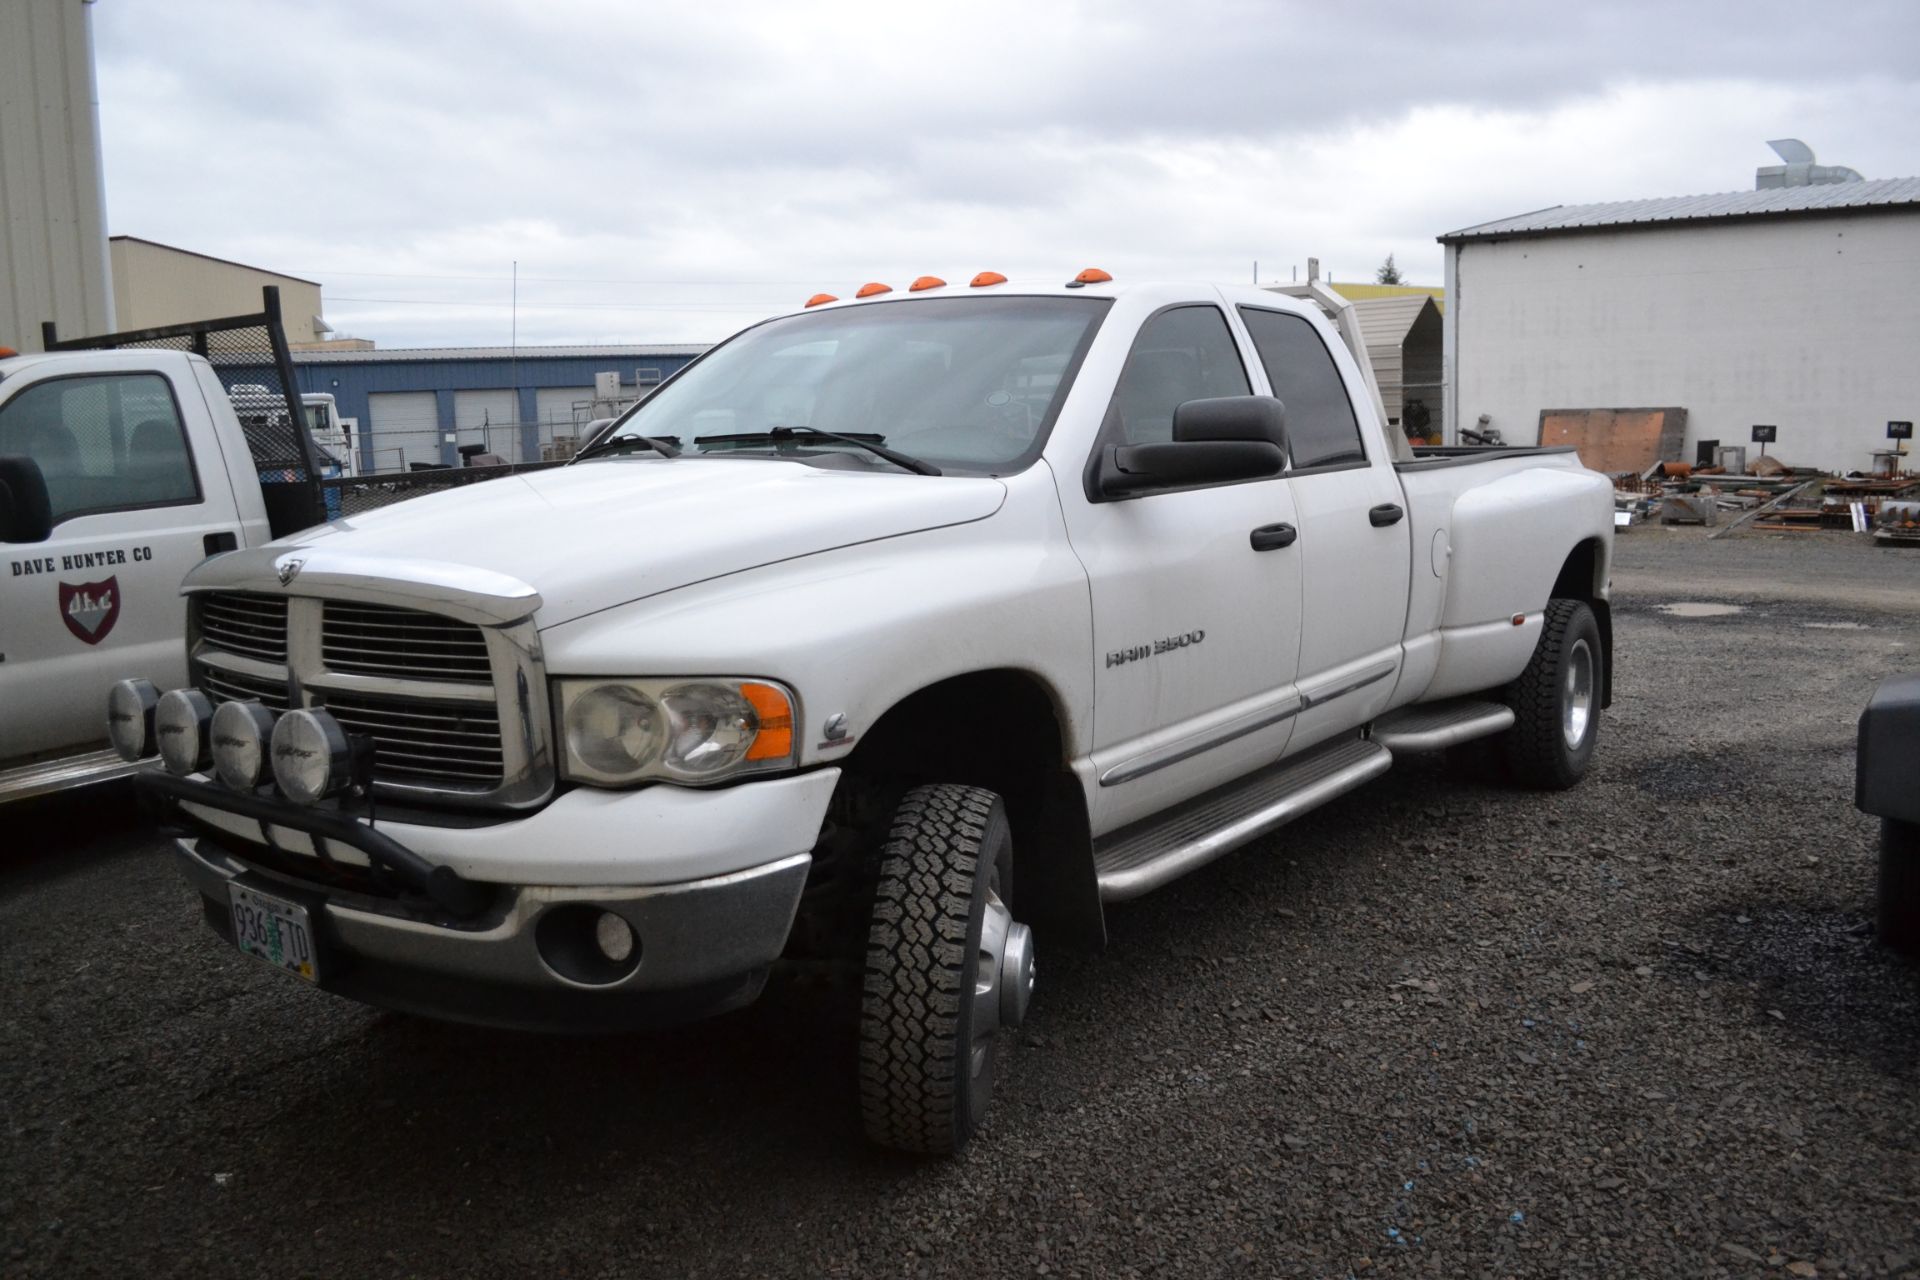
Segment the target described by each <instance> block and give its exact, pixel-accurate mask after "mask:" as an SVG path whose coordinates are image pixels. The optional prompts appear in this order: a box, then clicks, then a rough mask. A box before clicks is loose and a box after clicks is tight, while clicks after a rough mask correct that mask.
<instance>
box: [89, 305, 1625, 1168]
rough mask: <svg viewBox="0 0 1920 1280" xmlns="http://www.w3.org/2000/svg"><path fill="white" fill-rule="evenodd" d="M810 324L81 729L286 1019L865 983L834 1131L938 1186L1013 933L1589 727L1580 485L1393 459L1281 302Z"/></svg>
mask: <svg viewBox="0 0 1920 1280" xmlns="http://www.w3.org/2000/svg"><path fill="white" fill-rule="evenodd" d="M861 295H862V296H861V297H859V298H857V299H855V300H851V301H847V302H840V301H837V300H833V299H816V300H815V303H816V304H817V305H815V304H810V305H809V306H808V307H807V308H805V309H803V310H801V311H799V312H796V313H794V314H791V315H786V316H782V317H779V318H776V319H773V320H770V321H767V322H765V323H762V324H758V325H755V326H753V327H751V328H749V329H747V330H746V331H744V332H742V333H740V334H739V335H737V336H735V337H734V338H732V339H731V340H729V341H728V342H726V343H723V344H722V345H720V346H718V347H716V348H714V349H713V350H712V351H710V352H708V353H707V354H706V355H704V356H703V357H701V358H700V359H699V360H698V361H696V362H695V363H693V364H692V365H690V366H689V367H688V368H686V369H685V370H684V371H682V372H681V373H680V374H679V375H677V376H676V377H675V378H674V379H672V380H671V381H670V382H668V383H667V384H666V385H665V386H663V387H662V388H661V389H660V390H659V391H658V392H656V393H655V394H654V395H653V396H651V397H650V398H649V399H647V400H646V401H644V402H642V403H641V404H639V405H638V406H636V407H635V408H634V409H632V410H631V411H630V412H628V413H627V414H625V415H624V416H623V417H622V418H621V419H620V420H619V421H618V422H616V423H615V424H614V426H613V427H612V429H611V431H610V432H608V433H607V434H605V435H603V436H602V437H601V438H600V439H598V440H597V441H596V442H595V443H594V444H593V445H591V446H590V447H589V448H588V449H586V450H585V451H583V453H582V454H581V456H580V457H579V458H578V459H576V461H575V462H574V463H572V464H570V465H568V466H567V467H564V468H561V469H558V470H552V471H547V472H542V473H538V474H533V475H524V476H517V477H513V478H511V479H505V480H501V481H498V482H495V483H490V484H486V485H482V486H477V487H474V488H471V489H467V490H464V491H462V492H457V493H449V494H441V495H435V496H431V497H426V498H422V499H419V500H416V501H413V502H409V503H406V504H405V505H403V506H401V507H397V508H394V509H391V510H389V511H382V512H376V513H374V514H372V515H369V516H366V517H361V518H352V519H345V520H340V521H336V522H334V523H332V524H330V525H326V526H322V527H319V528H316V529H312V530H309V531H307V532H305V533H303V534H301V535H299V536H297V537H293V538H289V539H283V540H281V541H279V542H276V543H273V544H271V545H268V546H265V547H261V548H257V549H246V550H240V551H236V552H233V553H230V554H227V555H223V556H217V557H215V558H213V559H211V560H209V561H207V562H206V563H204V564H202V565H200V566H199V567H198V568H197V569H195V570H194V571H193V572H192V573H191V574H190V575H189V576H188V578H187V582H186V591H187V595H188V600H189V604H190V612H189V624H188V633H187V635H188V641H189V645H190V649H191V657H192V669H191V673H190V675H189V678H188V680H187V681H186V682H184V683H183V684H180V685H179V686H178V687H175V688H172V689H171V690H170V691H168V692H166V693H164V694H162V692H161V690H160V689H159V688H158V687H157V686H156V685H154V684H151V683H148V682H146V681H143V680H130V681H127V682H125V683H123V684H121V685H118V686H116V687H115V688H114V689H113V690H112V692H111V694H110V697H109V699H108V702H109V720H110V726H109V727H110V729H111V730H112V732H113V736H114V738H115V741H116V742H117V743H118V744H119V746H120V748H121V749H122V750H123V751H124V752H125V753H126V754H127V755H128V756H129V757H132V758H141V757H144V756H146V755H149V754H151V753H153V752H154V751H156V750H157V751H159V752H161V753H162V755H163V757H164V759H165V760H166V764H167V768H166V769H165V770H155V771H152V772H149V773H146V774H143V775H142V776H141V779H140V785H141V786H142V787H143V788H145V789H147V790H149V791H151V792H152V793H153V794H154V795H155V796H157V797H160V798H162V799H163V800H164V801H165V802H166V803H167V804H168V805H169V807H170V811H171V814H172V817H173V819H174V820H175V821H176V822H177V823H178V824H179V828H180V831H179V836H178V839H177V842H176V846H175V848H176V853H177V857H178V860H179V863H180V866H181V867H182V869H183V870H184V872H185V875H186V878H187V879H188V880H189V881H190V882H191V884H192V886H193V888H194V889H195V891H196V892H197V893H198V894H199V895H200V896H201V897H202V899H203V905H204V908H205V915H206V919H207V921H208V923H209V924H210V925H211V926H212V927H213V928H214V929H215V930H216V931H218V932H219V933H220V934H221V935H222V936H223V937H225V938H227V939H228V940H230V941H232V942H233V943H234V944H236V945H237V946H238V947H239V948H240V949H242V950H243V951H245V952H247V953H249V954H251V955H254V956H257V957H259V958H261V959H263V960H265V961H266V962H268V963H269V964H273V965H275V966H277V967H279V968H281V969H284V970H286V971H288V972H290V973H293V974H296V975H298V976H299V977H301V978H304V979H306V980H307V981H310V982H313V983H315V984H317V985H318V986H319V987H320V988H322V989H324V990H329V991H333V992H336V993H339V994H341V995H346V996H350V997H352V998H355V999H358V1000H362V1001H366V1002H368V1003H372V1004H376V1005H381V1006H386V1007H391V1008H396V1009H401V1010H410V1011H414V1012H417V1013H421V1014H426V1015H430V1016H436V1017H444V1018H450V1019H459V1020H466V1021H473V1022H480V1023H490V1024H497V1025H506V1026H518V1027H531V1028H547V1029H557V1030H565V1031H574V1030H584V1029H592V1028H612V1027H627V1026H633V1025H636V1024H641V1023H645V1022H649V1021H655V1020H660V1019H675V1018H686V1017H692V1016H698V1015H703V1014H709V1013H715V1012H719V1011H722V1010H727V1009H732V1008H736V1007H738V1006H740V1005H743V1004H745V1003H747V1002H749V1001H751V1000H753V999H754V998H756V996H757V995H758V994H759V993H760V992H761V990H762V986H763V983H764V981H765V980H766V978H767V975H768V974H769V972H770V970H773V969H775V968H776V967H782V968H791V969H795V970H803V971H808V972H812V973H822V972H824V973H829V974H832V973H839V974H843V975H846V977H847V978H848V980H849V981H848V984H847V985H848V988H849V989H850V990H853V991H857V992H858V993H859V995H858V999H859V1017H858V1026H859V1030H858V1051H857V1060H858V1063H859V1072H860V1078H861V1096H862V1103H863V1109H864V1118H865V1124H866V1128H867V1130H868V1132H869V1133H870V1135H871V1136H872V1137H873V1138H875V1139H876V1140H878V1141H879V1142H881V1143H884V1144H887V1145H890V1146H894V1147H898V1148H902V1149H906V1150H910V1151H925V1152H950V1151H953V1150H955V1149H957V1148H958V1147H959V1146H960V1145H962V1144H963V1143H964V1142H965V1141H966V1140H967V1138H968V1136H969V1135H970V1134H971V1133H972V1132H973V1131H974V1129H975V1128H976V1126H977V1125H978V1124H979V1123H980V1121H981V1119H982V1117H983V1115H984V1113H985V1108H986V1105H987V1099H988V1095H989V1093H990V1091H991V1088H992V1083H993V1076H994V1066H995V1060H996V1051H995V1044H996V1035H997V1033H998V1032H1000V1031H1001V1030H1003V1029H1005V1028H1007V1027H1010V1026H1013V1025H1015V1024H1017V1023H1018V1022H1019V1021H1020V1020H1021V1017H1022V1015H1023V1014H1024V1012H1025V1010H1026V1008H1027V1003H1028V999H1029V996H1030V994H1031V992H1032V990H1033V984H1034V949H1035V938H1036V936H1037V937H1038V938H1040V939H1042V940H1045V941H1046V942H1047V943H1048V945H1053V944H1054V943H1056V942H1058V943H1061V944H1094V945H1097V944H1098V943H1099V942H1100V941H1101V940H1102V939H1103V938H1104V932H1103V923H1102V920H1103V917H1102V912H1103V909H1104V906H1105V904H1107V903H1111V902H1115V901H1119V900H1123V899H1127V898H1131V897H1134V896H1136V895H1138V894H1141V893H1144V892H1146V891H1148V890H1150V889H1153V888H1155V887H1156V886H1159V885H1161V884H1164V883H1166V882H1167V881H1169V880H1172V879H1173V878H1175V877H1177V876H1179V875H1181V874H1184V873H1186V872H1188V871H1191V870H1193V869H1194V868H1196V867H1199V866H1201V865H1203V864H1205V863H1207V862H1209V861H1210V860H1212V859H1214V858H1216V857H1218V856H1220V855H1221V854H1223V853H1226V852H1227V851H1229V850H1231V849H1233V848H1235V847H1236V846H1239V845H1242V844H1245V843H1247V842H1248V841H1251V840H1253V839H1255V838H1256V837H1259V836H1261V835H1263V834H1265V833H1267V832H1269V831H1272V830H1273V829H1274V828H1276V827H1278V826H1279V825H1281V824H1282V823H1285V822H1287V821H1288V820H1290V819H1291V818H1293V817H1296V816H1297V815H1299V814H1301V813H1304V812H1306V811H1307V810H1309V809H1312V808H1313V807H1314V806H1316V805H1319V804H1321V803H1323V802H1325V801H1327V800H1329V799H1331V798H1332V797H1334V796H1337V795H1339V794H1341V793H1342V792H1345V791H1347V790H1349V789H1351V788H1354V787H1357V786H1359V785H1361V784H1362V783H1364V782H1366V781H1368V780H1369V779H1372V778H1375V777H1377V776H1378V775H1380V774H1382V773H1384V772H1386V771H1387V769H1388V768H1389V767H1390V766H1391V764H1392V763H1393V761H1394V759H1395V757H1396V756H1397V755H1400V754H1402V753H1406V752H1419V751H1432V750H1438V749H1441V748H1445V747H1448V746H1451V745H1453V744H1458V743H1466V742H1469V741H1470V740H1474V739H1484V740H1485V744H1486V745H1485V746H1484V747H1481V748H1478V749H1477V750H1478V751H1479V752H1480V754H1483V755H1486V756H1489V757H1491V758H1493V759H1495V760H1497V761H1498V762H1499V764H1500V765H1501V766H1502V768H1503V769H1504V772H1505V773H1506V775H1507V776H1509V777H1510V778H1512V779H1513V780H1515V781H1516V782H1518V783H1520V784H1523V785H1529V786H1536V787H1566V786H1570V785H1572V784H1573V783H1575V782H1577V781H1578V780H1579V778H1580V777H1581V775H1582V774H1583V773H1584V772H1585V770H1586V769H1587V767H1588V763H1589V760H1590V759H1591V756H1592V753H1593V750H1594V744H1595V739H1596V736H1597V734H1598V730H1599V723H1600V710H1601V708H1602V707H1604V706H1605V705H1607V702H1608V697H1609V693H1608V686H1609V668H1610V663H1609V656H1610V655H1609V649H1610V635H1611V631H1610V626H1609V616H1608V566H1609V561H1610V554H1611V538H1612V529H1613V494H1612V488H1611V485H1610V484H1609V482H1608V481H1607V480H1606V479H1605V478H1603V477H1601V476H1598V475H1595V474H1593V473H1591V472H1588V471H1586V470H1584V469H1582V468H1581V466H1580V463H1579V461H1578V459H1577V458H1576V457H1575V455H1574V454H1573V453H1572V452H1570V451H1565V450H1553V449H1528V448H1517V449H1492V450H1487V449H1477V450H1455V449H1439V450H1430V451H1425V452H1423V453H1421V454H1419V455H1417V456H1416V454H1415V453H1414V452H1412V451H1411V450H1409V449H1408V448H1407V446H1406V444H1405V442H1404V441H1403V440H1402V439H1401V438H1400V436H1399V435H1398V433H1395V432H1390V431H1387V430H1386V429H1384V426H1383V422H1382V418H1381V416H1380V414H1379V412H1378V408H1377V403H1376V399H1375V395H1374V393H1373V391H1372V389H1371V384H1370V383H1369V382H1368V380H1367V377H1366V375H1365V374H1364V373H1363V371H1362V368H1361V366H1360V365H1358V364H1357V363H1356V362H1355V359H1354V357H1353V354H1352V352H1351V350H1350V349H1349V347H1348V346H1347V345H1346V343H1345V342H1343V340H1342V337H1341V330H1340V329H1339V328H1337V327H1336V326H1335V324H1333V323H1330V322H1329V320H1328V317H1327V316H1326V315H1325V314H1323V311H1322V309H1321V308H1320V307H1317V306H1316V305H1314V304H1313V303H1312V302H1311V301H1309V300H1302V299H1298V298H1294V297H1287V296H1281V295H1278V294H1276V293H1273V292H1267V291H1262V290H1255V289H1234V288H1219V287H1214V286H1208V285H1161V284H1140V285H1127V286H1122V285H1118V284H1115V283H1113V282H1112V281H1111V279H1110V278H1108V277H1107V276H1106V275H1105V274H1104V273H1101V272H1097V271H1088V272H1083V273H1082V274H1081V275H1080V276H1079V277H1076V278H1075V279H1074V280H1072V281H1069V282H1066V283H1065V284H1059V283H1047V284H1042V285H1020V284H1013V283H1007V282H1005V281H1004V280H1003V279H1002V278H1001V277H999V276H997V275H993V274H990V273H989V274H983V275H981V276H980V277H977V278H976V279H975V281H974V282H973V283H972V284H971V285H970V286H962V287H951V286H947V285H945V284H942V283H940V282H939V281H935V280H931V279H922V280H920V281H917V282H915V284H914V286H913V288H912V289H911V290H907V291H903V292H901V293H894V292H891V291H888V290H885V289H884V288H882V287H880V286H868V287H867V288H864V289H862V290H861Z"/></svg>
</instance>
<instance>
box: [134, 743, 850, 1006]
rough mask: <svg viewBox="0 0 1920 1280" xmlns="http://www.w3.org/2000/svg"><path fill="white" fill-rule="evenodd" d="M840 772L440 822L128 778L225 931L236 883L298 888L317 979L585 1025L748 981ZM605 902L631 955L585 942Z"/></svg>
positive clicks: (767, 950) (391, 1002)
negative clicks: (163, 814)
mask: <svg viewBox="0 0 1920 1280" xmlns="http://www.w3.org/2000/svg"><path fill="white" fill-rule="evenodd" d="M838 776H839V774H838V770H815V771H813V772H811V773H808V774H800V775H793V776H789V777H784V778H775V779H768V780H766V781H763V782H754V783H745V784H742V785H739V786H736V787H731V788H725V789H714V790H710V791H694V790H690V789H685V788H678V787H670V786H661V787H653V788H647V789H645V790H642V791H637V792H621V793H604V792H603V793H598V794H582V793H581V792H574V793H571V794H570V795H568V796H564V797H562V798H561V799H560V800H558V801H556V802H555V803H554V804H551V805H549V806H547V807H546V809H544V810H542V811H541V812H539V813H536V814H531V815H525V816H519V817H512V818H509V819H505V820H502V821H500V822H497V823H488V824H484V825H471V824H469V825H462V826H447V827H439V826H425V825H419V824H408V823H404V822H394V821H388V820H382V821H380V822H378V823H373V822H369V821H367V820H366V819H365V818H363V817H361V816H359V815H356V814H351V813H347V812H343V811H339V810H335V809H329V808H326V807H315V808H303V807H301V806H297V805H292V804H289V803H287V802H286V801H284V800H281V799H279V798H277V797H275V796H272V795H270V794H268V793H266V792H265V791H264V790H263V791H260V792H253V793H247V794H242V793H238V792H234V791H231V790H229V789H227V788H225V787H222V786H221V785H220V784H218V783H215V782H211V781H209V780H206V779H204V778H200V777H175V776H173V775H170V774H165V773H161V772H158V771H152V772H149V773H146V774H143V775H142V776H141V778H140V779H139V781H138V783H137V785H138V786H139V787H140V788H141V790H142V791H144V792H145V793H147V795H148V796H149V797H151V798H153V799H155V800H157V801H158V802H159V803H160V804H162V805H163V806H164V807H165V808H166V809H167V811H169V812H171V813H173V814H174V815H176V816H177V817H178V818H179V819H183V820H184V822H185V823H186V824H187V825H188V826H189V827H190V828H192V830H191V831H190V833H188V834H185V835H183V836H182V837H181V838H180V839H179V840H178V841H177V843H176V854H177V857H178V859H179V862H180V864H181V867H182V870H183V871H184V872H185V874H186V876H187V879H188V880H189V881H190V882H191V883H192V884H193V886H194V888H195V889H196V890H198V892H199V893H200V895H201V898H202V901H203V906H204V909H205V913H206V917H207V922H208V924H209V925H210V926H212V927H213V929H214V930H215V931H216V932H218V933H220V934H221V935H222V936H223V937H226V938H228V940H229V941H231V938H232V929H233V926H232V915H231V909H230V905H229V903H230V897H229V892H230V886H232V885H233V884H235V883H240V884H243V885H246V886H249V887H252V888H254V889H256V890H259V891H261V892H264V893H268V894H272V895H276V896H278V897H281V898H284V899H287V900H289V901H292V902H295V903H297V904H299V905H301V906H303V907H305V908H306V910H307V912H308V916H309V920H310V923H311V925H312V928H313V930H314V933H315V936H316V942H317V944H318V947H319V949H320V954H321V963H320V966H319V968H320V977H319V985H320V986H321V987H322V988H323V989H325V990H329V991H334V992H337V993H338V994H341V995H345V996H349V997H351V998H353V999H356V1000H361V1001H364V1002H366V1003H368V1004H375V1005H381V1006H385V1007H389V1008H395V1009H403V1010H407V1011H409V1012H414V1013H420V1014H425V1015H427V1016H431V1017H440V1018H446V1019H450V1020H454V1021H461V1022H476V1023H482V1024H488V1025H495V1026H510V1027H519V1028H526V1029H535V1030H558V1031H591V1030H615V1029H620V1028H625V1027H633V1026H643V1025H651V1024H658V1023H662V1022H674V1021H685V1020H687V1019H690V1018H695V1017H701V1016H705V1015H708V1014H713V1013H720V1012H724V1011H725V1010H727V1009H731V1008H736V1007H738V1006H740V1005H743V1004H746V1003H748V1002H750V1001H751V1000H752V999H753V998H754V997H755V996H757V995H758V994H759V991H760V988H761V986H762V984H763V983H764V981H765V978H766V972H767V969H768V967H769V966H770V965H771V964H772V963H773V961H774V960H776V959H778V958H779V956H780V954H781V952H782V950H783V949H784V948H785V944H786V939H787V935H788V933H789V931H790V930H791V928H792V925H793V920H794V916H795V914H796V912H797V910H798V907H799V902H800V895H801V891H802V890H803V889H804V887H805V885H806V880H807V873H808V870H809V868H810V867H811V865H812V856H811V853H810V850H811V849H812V847H813V844H814V842H815V840H816V838H817V836H818V833H819V831H820V825H821V821H822V819H823V816H824V811H825V808H826V804H827V801H828V799H829V797H830V796H831V794H832V788H833V785H834V783H835V782H836V781H837V779H838ZM584 790H585V789H582V791H584ZM605 912H610V913H612V914H614V915H617V916H619V917H620V918H621V919H623V920H625V921H626V922H627V924H628V926H629V927H630V928H631V929H632V931H633V935H634V939H635V942H634V947H633V957H634V958H633V960H632V962H631V963H627V962H624V961H623V962H621V963H613V962H610V961H607V960H606V959H605V957H604V955H603V954H601V953H599V952H598V951H596V950H595V943H594V941H593V929H594V925H595V923H596V922H597V921H598V920H599V917H600V916H601V914H602V913H605Z"/></svg>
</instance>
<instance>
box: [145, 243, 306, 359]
mask: <svg viewBox="0 0 1920 1280" xmlns="http://www.w3.org/2000/svg"><path fill="white" fill-rule="evenodd" d="M107 243H108V248H109V250H110V253H111V256H112V259H113V311H114V320H115V323H116V325H117V326H118V327H119V328H120V329H123V330H125V329H151V328H154V327H156V326H158V325H163V324H179V323H181V322H183V321H187V320H204V319H207V318H208V317H210V316H233V315H245V314H247V313H249V312H254V311H258V310H259V309H260V287H261V286H262V285H269V284H271V285H278V286H279V287H280V315H281V319H282V321H283V322H284V323H285V324H286V327H287V342H288V343H289V344H290V345H299V344H303V343H311V342H318V341H321V340H323V339H325V338H326V337H327V336H328V334H329V333H330V330H329V328H328V327H327V324H326V321H325V320H324V319H322V318H321V317H322V316H323V314H324V312H323V311H322V310H321V304H320V286H319V284H318V283H316V282H315V281H312V280H302V279H300V278H299V277H298V276H289V275H282V274H281V273H279V272H278V271H267V270H265V269H263V268H260V267H249V266H246V265H245V264H243V263H239V262H229V261H227V260H226V259H225V258H213V257H209V256H208V255H206V254H204V253H195V252H193V251H192V250H190V249H176V248H174V247H173V246H172V245H166V244H158V243H156V242H154V241H152V240H142V239H140V238H138V237H137V236H114V237H113V238H112V239H111V240H109V241H108V242H107Z"/></svg>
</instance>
